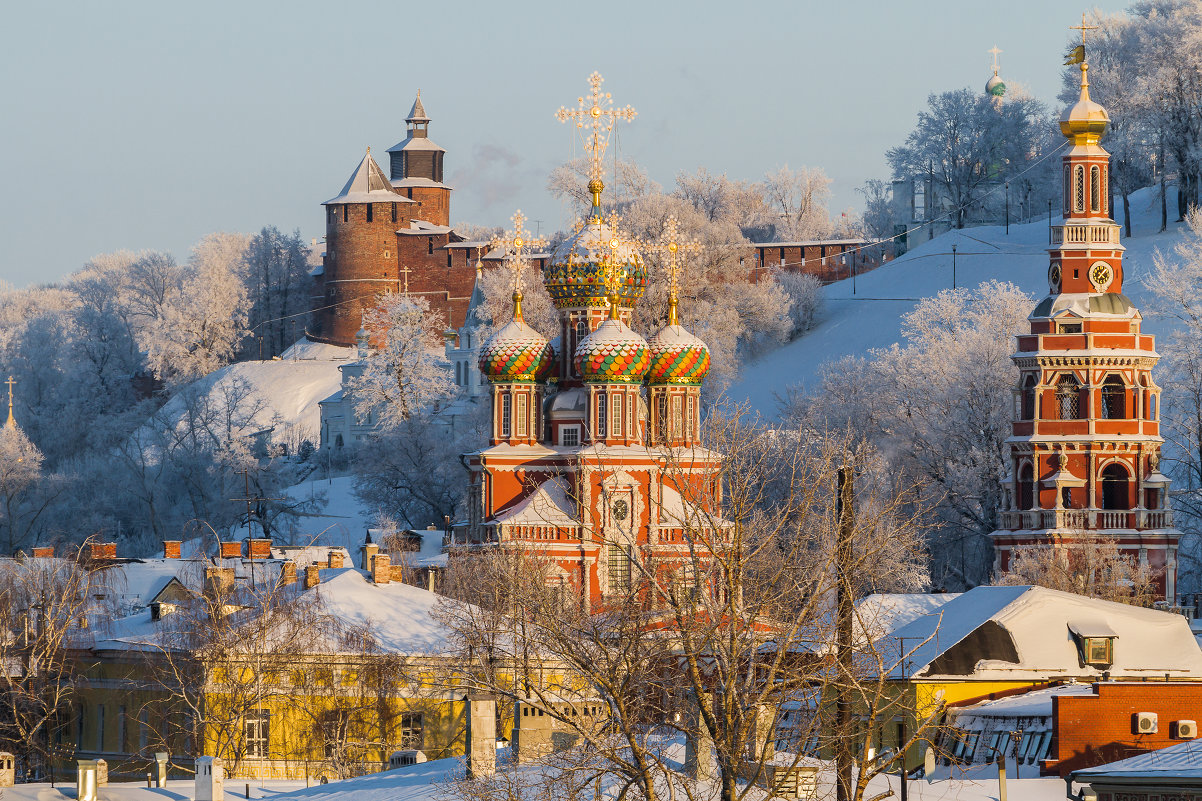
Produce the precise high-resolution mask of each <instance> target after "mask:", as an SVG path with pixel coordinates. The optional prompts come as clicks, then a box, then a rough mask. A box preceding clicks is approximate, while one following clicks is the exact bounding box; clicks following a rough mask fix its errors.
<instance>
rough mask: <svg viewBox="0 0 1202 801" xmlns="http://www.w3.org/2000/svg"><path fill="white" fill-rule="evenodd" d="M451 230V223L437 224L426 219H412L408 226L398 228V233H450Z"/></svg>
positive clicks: (419, 234)
mask: <svg viewBox="0 0 1202 801" xmlns="http://www.w3.org/2000/svg"><path fill="white" fill-rule="evenodd" d="M450 232H451V226H449V225H435V224H434V223H432V222H426V221H425V220H411V221H410V222H409V227H408V228H398V229H397V233H398V234H409V235H415V236H429V235H431V234H448V233H450Z"/></svg>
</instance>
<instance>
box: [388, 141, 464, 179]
mask: <svg viewBox="0 0 1202 801" xmlns="http://www.w3.org/2000/svg"><path fill="white" fill-rule="evenodd" d="M441 149H442V148H439V150H441ZM392 185H393V186H395V187H396V188H397V189H406V188H411V187H415V186H421V187H431V188H434V189H450V188H451V187H449V186H447V185H446V184H444V183H443V182H442V181H435V180H433V179H431V178H421V177H414V176H410V177H408V178H397V179H396V180H394V181H393V182H392Z"/></svg>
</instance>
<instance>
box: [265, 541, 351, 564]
mask: <svg viewBox="0 0 1202 801" xmlns="http://www.w3.org/2000/svg"><path fill="white" fill-rule="evenodd" d="M331 551H333V552H335V553H341V554H342V558H343V559H344V560H345V561H344V562H343V564H347V565H349V564H352V561H351V552H350V551H349V550H347V549H346V548H344V547H342V546H333V547H332V546H329V545H272V546H271V555H272V557H273V558H275V559H291V560H292V561H293V562H295V563H296V568H297V570H304V569H305V568H306V567H308V566H309V565H324V564H329V559H330V552H331Z"/></svg>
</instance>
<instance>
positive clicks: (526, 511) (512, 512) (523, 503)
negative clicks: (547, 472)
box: [492, 476, 580, 526]
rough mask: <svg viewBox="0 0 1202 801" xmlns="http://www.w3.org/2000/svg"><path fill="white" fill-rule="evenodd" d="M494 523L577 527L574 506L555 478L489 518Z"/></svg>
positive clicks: (565, 486) (563, 484)
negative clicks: (491, 518)
mask: <svg viewBox="0 0 1202 801" xmlns="http://www.w3.org/2000/svg"><path fill="white" fill-rule="evenodd" d="M492 522H494V523H501V524H506V525H527V526H578V525H580V519H579V518H578V517H576V504H575V502H574V501H572V499H571V498H570V497H568V481H567V479H565V478H562V477H560V476H556V477H555V478H549V479H547V480H546V481H544V482H543V483H542V484H539V485H538V489H536V490H535V491H534V492H532V493H530V494H529V495H527V496H526V497H525V498H522V500H520V501H518V502H517V503H516V504H514V505H513V506H512V507H511V508H509V509H507V510H505V511H503V512H501V513H500V514H498V515H497V516H496V517H494V518H493V521H492Z"/></svg>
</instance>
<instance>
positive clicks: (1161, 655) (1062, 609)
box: [890, 586, 1202, 681]
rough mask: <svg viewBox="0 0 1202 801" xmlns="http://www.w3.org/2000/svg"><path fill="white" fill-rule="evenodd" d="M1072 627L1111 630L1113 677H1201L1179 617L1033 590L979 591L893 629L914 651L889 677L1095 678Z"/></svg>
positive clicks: (1198, 653) (1201, 664) (1198, 657)
mask: <svg viewBox="0 0 1202 801" xmlns="http://www.w3.org/2000/svg"><path fill="white" fill-rule="evenodd" d="M1074 625H1076V626H1079V627H1081V628H1082V630H1085V629H1086V628H1088V629H1089V630H1091V631H1101V630H1105V631H1113V632H1114V636H1115V637H1117V641H1116V644H1115V648H1114V660H1115V661H1114V664H1113V665H1111V666H1110V667H1109V668H1108V671H1109V672H1110V673H1111V675H1112V676H1114V677H1115V678H1119V677H1134V676H1150V675H1151V676H1163V675H1165V674H1172V675H1174V676H1177V677H1182V676H1199V677H1202V649H1199V647H1198V643H1197V642H1196V641H1195V640H1194V638H1193V636H1192V634H1191V632H1190V629H1189V622H1188V621H1187V620H1186V619H1185V618H1184V617H1182V616H1181V615H1178V614H1174V613H1171V612H1161V611H1158V610H1155V609H1144V608H1141V607H1136V606H1130V605H1128V604H1120V603H1114V602H1111V601H1102V600H1098V599H1097V598H1088V597H1085V596H1083V595H1075V594H1073V593H1068V592H1060V591H1058V590H1050V589H1047V588H1045V587H1033V586H1014V587H1008V586H1002V587H977V588H975V589H972V590H969V591H968V592H965V593H963V594H961V595H959V596H957V597H955V598H953V599H952V600H950V601H948V602H947V603H946V604H944V605H943V606H941V607H939V608H938V609H936V610H934V611H933V612H931V613H929V614H925V615H922V616H920V617H918V618H916V619H914V620H913V621H911V622H910V623H908V624H906V625H905V626H902V627H900V628H898V629H896V630H894V631H893V632H892V633H891V635H890V637H891V638H892V639H896V640H897V641H898V642H899V643H905V646H904V647H905V648H907V649H911V651H912V652H909V653H907V656H906V659H905V660H904V665H899V666H898V667H897V668H895V669H894V671H893V673H892V675H893V678H931V677H934V676H956V677H959V678H965V677H971V678H973V679H984V680H994V681H1005V680H1012V681H1025V680H1045V679H1048V678H1052V677H1060V676H1063V677H1079V678H1086V679H1090V678H1099V677H1101V675H1102V672H1103V670H1102V669H1101V668H1097V667H1094V666H1083V665H1082V664H1081V661H1080V657H1079V654H1078V651H1077V643H1076V641H1075V639H1074V635H1073V632H1072V628H1071V627H1072V626H1074ZM1103 626H1104V627H1105V629H1103V628H1100V627H1103ZM903 668H904V669H903Z"/></svg>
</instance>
